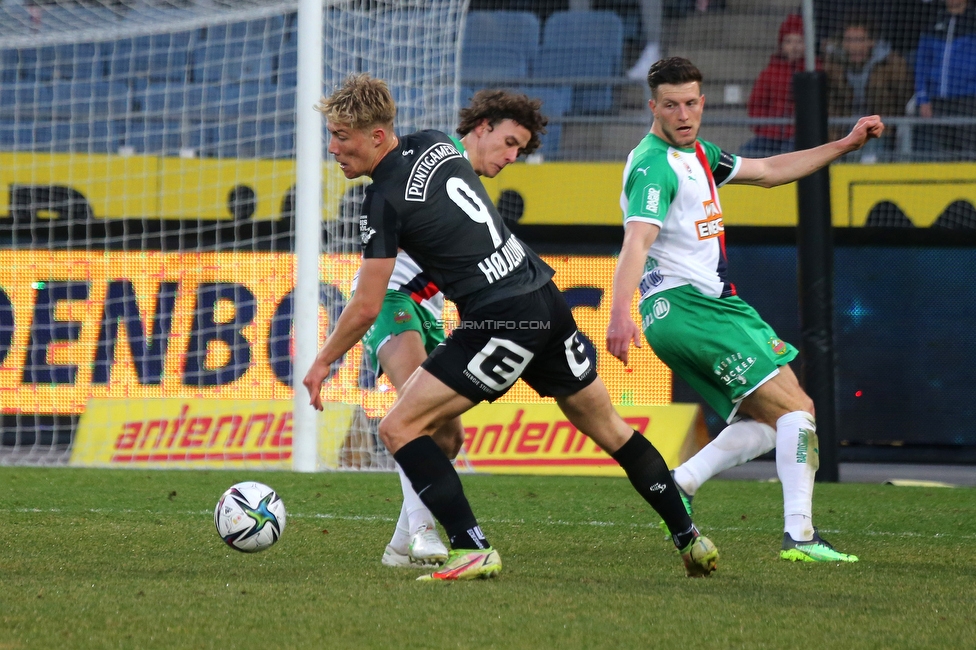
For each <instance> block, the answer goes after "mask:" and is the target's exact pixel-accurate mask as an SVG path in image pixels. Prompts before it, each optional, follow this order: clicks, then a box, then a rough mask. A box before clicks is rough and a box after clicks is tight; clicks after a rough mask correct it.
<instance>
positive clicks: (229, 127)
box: [216, 119, 258, 158]
mask: <svg viewBox="0 0 976 650" xmlns="http://www.w3.org/2000/svg"><path fill="white" fill-rule="evenodd" d="M217 137H218V138H219V140H218V142H217V148H216V151H217V156H218V157H220V158H256V157H257V155H258V153H257V151H258V122H257V120H254V119H247V120H240V121H235V122H223V123H221V124H220V125H219V130H218V136H217Z"/></svg>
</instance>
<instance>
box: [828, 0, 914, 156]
mask: <svg viewBox="0 0 976 650" xmlns="http://www.w3.org/2000/svg"><path fill="white" fill-rule="evenodd" d="M871 22H872V21H870V20H869V19H868V18H867V17H866V16H862V15H852V16H850V17H849V18H848V19H847V20H846V21H845V23H844V28H843V32H842V38H841V41H840V49H839V51H838V52H837V53H836V54H835V55H834V56H832V57H828V58H827V62H826V64H825V66H824V69H825V70H826V72H827V83H828V94H827V98H828V99H827V106H828V112H829V114H830V115H831V116H851V117H861V116H864V115H894V116H897V115H904V114H905V107H906V106H907V104H908V101H909V100H910V99H911V97H912V93H913V83H912V73H911V71H910V70H909V69H908V64H907V63H906V62H905V59H904V58H903V57H902V56H901V55H900V54H898V53H897V52H895V51H894V50H893V49H892V47H891V45H890V44H889V43H888V42H887V41H886V40H883V39H880V38H875V35H874V31H873V29H872V26H871ZM833 131H836V132H833ZM844 133H846V128H837V127H835V128H834V129H832V133H831V136H830V137H831V139H834V140H836V139H838V138H840V137H842V136H843V135H844ZM885 141H886V142H889V143H891V142H894V139H893V138H886V139H885ZM880 142H881V140H873V141H872V142H871V143H870V144H872V145H874V144H876V143H880ZM882 147H883V145H880V144H877V147H876V149H880V148H882ZM861 153H862V160H863V159H866V158H867V157H868V156H872V155H875V156H876V154H877V152H876V151H874V150H868V149H867V147H865V149H864V150H862V152H861Z"/></svg>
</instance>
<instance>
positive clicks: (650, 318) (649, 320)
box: [641, 314, 654, 330]
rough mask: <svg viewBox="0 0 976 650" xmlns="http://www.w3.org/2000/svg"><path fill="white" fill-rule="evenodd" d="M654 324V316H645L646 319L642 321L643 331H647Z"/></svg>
mask: <svg viewBox="0 0 976 650" xmlns="http://www.w3.org/2000/svg"><path fill="white" fill-rule="evenodd" d="M652 323H654V316H653V315H652V314H644V318H643V319H642V320H641V329H642V330H646V329H647V328H648V327H650V326H651V324H652Z"/></svg>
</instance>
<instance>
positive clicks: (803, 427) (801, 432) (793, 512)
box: [776, 411, 820, 542]
mask: <svg viewBox="0 0 976 650" xmlns="http://www.w3.org/2000/svg"><path fill="white" fill-rule="evenodd" d="M819 466H820V445H819V443H818V442H817V424H816V422H815V421H814V419H813V416H812V415H810V414H809V413H806V412H805V411H794V412H792V413H787V414H786V415H784V416H783V417H781V418H780V419H778V420H776V473H777V474H778V475H779V481H780V483H782V484H783V517H784V520H785V522H784V526H783V530H784V531H785V532H787V533H789V534H790V537H792V538H793V539H794V540H795V541H798V542H804V541H809V540H811V539H813V479H814V476H815V475H816V473H817V468H818V467H819Z"/></svg>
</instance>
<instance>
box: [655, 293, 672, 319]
mask: <svg viewBox="0 0 976 650" xmlns="http://www.w3.org/2000/svg"><path fill="white" fill-rule="evenodd" d="M651 313H652V314H654V318H656V319H658V320H661V319H662V318H665V317H666V316H667V315H668V314H669V313H671V303H670V302H668V299H667V298H663V297H662V298H658V299H657V300H655V301H654V304H653V305H651Z"/></svg>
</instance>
